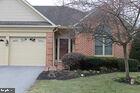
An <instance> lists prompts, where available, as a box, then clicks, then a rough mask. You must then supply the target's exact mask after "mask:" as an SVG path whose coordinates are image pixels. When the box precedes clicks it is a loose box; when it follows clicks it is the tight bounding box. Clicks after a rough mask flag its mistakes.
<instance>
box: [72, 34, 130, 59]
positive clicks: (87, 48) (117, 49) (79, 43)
mask: <svg viewBox="0 0 140 93" xmlns="http://www.w3.org/2000/svg"><path fill="white" fill-rule="evenodd" d="M94 41H95V40H94V39H93V38H92V35H90V34H79V35H77V36H76V39H75V52H78V53H82V54H85V55H87V56H94V55H95V42H94ZM129 48H130V45H129ZM128 51H130V49H129V50H128ZM112 53H113V56H114V57H117V58H122V57H123V47H122V46H119V45H116V44H113V50H112Z"/></svg>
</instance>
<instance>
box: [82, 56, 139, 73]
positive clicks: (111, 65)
mask: <svg viewBox="0 0 140 93" xmlns="http://www.w3.org/2000/svg"><path fill="white" fill-rule="evenodd" d="M139 65H140V62H139V61H137V60H135V59H129V67H130V71H132V72H135V71H138V66H139ZM80 67H81V69H82V70H101V68H106V70H108V71H109V72H110V70H111V71H116V70H118V71H125V62H124V60H123V59H122V58H113V57H111V58H101V57H88V58H86V60H85V61H82V62H81V64H80Z"/></svg>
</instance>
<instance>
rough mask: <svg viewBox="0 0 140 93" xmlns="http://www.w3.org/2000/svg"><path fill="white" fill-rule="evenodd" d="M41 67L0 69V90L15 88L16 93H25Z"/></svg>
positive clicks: (40, 70) (41, 69)
mask: <svg viewBox="0 0 140 93" xmlns="http://www.w3.org/2000/svg"><path fill="white" fill-rule="evenodd" d="M42 71H43V67H12V66H11V67H10V66H8V67H0V88H15V89H16V93H26V91H27V90H28V89H29V88H30V86H32V85H33V83H34V82H35V80H36V78H37V77H38V75H39V74H40V73H41V72H42Z"/></svg>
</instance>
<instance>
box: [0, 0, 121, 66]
mask: <svg viewBox="0 0 140 93" xmlns="http://www.w3.org/2000/svg"><path fill="white" fill-rule="evenodd" d="M0 11H1V13H0V65H5V66H45V67H46V68H49V67H54V66H56V65H57V64H58V63H61V58H62V56H63V55H64V54H66V53H70V52H79V53H83V54H85V55H88V56H104V57H110V56H111V57H123V52H122V48H121V47H120V46H118V45H115V44H111V45H110V46H106V45H105V44H101V43H99V42H98V41H97V40H94V39H93V38H92V35H89V36H87V35H84V34H79V35H77V36H76V37H75V38H74V39H72V38H71V36H70V33H69V32H70V31H71V30H72V28H71V27H72V26H73V25H75V24H77V23H78V22H80V21H81V20H82V19H83V18H84V17H85V16H87V15H86V13H84V12H81V11H79V10H76V9H72V8H69V7H65V6H34V7H33V6H31V5H30V4H29V3H28V2H27V1H25V0H1V1H0Z"/></svg>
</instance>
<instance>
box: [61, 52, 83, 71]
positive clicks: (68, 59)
mask: <svg viewBox="0 0 140 93" xmlns="http://www.w3.org/2000/svg"><path fill="white" fill-rule="evenodd" d="M85 58H86V57H85V55H83V54H80V53H68V54H66V55H64V56H63V57H62V63H63V64H64V66H65V67H69V68H70V70H77V69H80V62H82V61H84V60H85Z"/></svg>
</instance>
